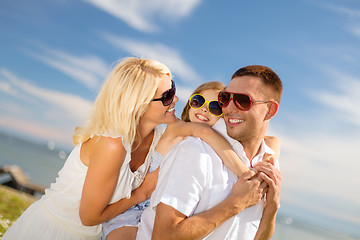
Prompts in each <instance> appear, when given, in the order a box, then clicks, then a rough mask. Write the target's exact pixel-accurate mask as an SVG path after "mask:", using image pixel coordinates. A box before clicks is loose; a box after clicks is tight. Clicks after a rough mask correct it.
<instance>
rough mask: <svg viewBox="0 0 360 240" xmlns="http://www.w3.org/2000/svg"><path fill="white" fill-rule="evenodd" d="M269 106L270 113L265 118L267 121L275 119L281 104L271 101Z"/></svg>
mask: <svg viewBox="0 0 360 240" xmlns="http://www.w3.org/2000/svg"><path fill="white" fill-rule="evenodd" d="M268 104H269V110H268V113H267V114H266V116H265V120H270V119H271V118H272V117H274V116H275V115H276V113H277V111H278V110H279V103H278V102H276V101H271V102H269V103H268Z"/></svg>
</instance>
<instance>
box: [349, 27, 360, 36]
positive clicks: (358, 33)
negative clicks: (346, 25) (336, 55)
mask: <svg viewBox="0 0 360 240" xmlns="http://www.w3.org/2000/svg"><path fill="white" fill-rule="evenodd" d="M350 32H351V33H352V34H354V35H355V36H357V37H360V27H354V28H351V29H350Z"/></svg>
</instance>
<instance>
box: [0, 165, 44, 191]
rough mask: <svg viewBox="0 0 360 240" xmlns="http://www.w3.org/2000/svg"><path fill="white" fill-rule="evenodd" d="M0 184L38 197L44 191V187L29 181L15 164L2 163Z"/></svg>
mask: <svg viewBox="0 0 360 240" xmlns="http://www.w3.org/2000/svg"><path fill="white" fill-rule="evenodd" d="M0 184H2V185H5V186H8V187H11V188H14V189H16V190H18V191H20V192H24V193H27V194H30V195H33V196H35V197H40V196H41V195H43V194H44V193H45V187H43V186H41V185H38V184H35V183H33V182H31V181H30V180H29V178H28V177H27V176H26V174H25V173H24V172H23V170H22V169H21V167H19V166H17V165H3V166H2V167H1V168H0Z"/></svg>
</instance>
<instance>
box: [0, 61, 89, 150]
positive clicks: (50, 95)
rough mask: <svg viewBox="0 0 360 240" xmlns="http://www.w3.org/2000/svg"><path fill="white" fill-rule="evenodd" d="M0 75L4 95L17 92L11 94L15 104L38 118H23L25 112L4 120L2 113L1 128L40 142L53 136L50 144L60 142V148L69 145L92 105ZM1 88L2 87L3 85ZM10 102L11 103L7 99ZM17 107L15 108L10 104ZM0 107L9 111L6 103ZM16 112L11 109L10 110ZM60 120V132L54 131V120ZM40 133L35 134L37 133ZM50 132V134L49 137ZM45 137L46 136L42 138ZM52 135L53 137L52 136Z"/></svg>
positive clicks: (2, 71)
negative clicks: (12, 130) (26, 134)
mask: <svg viewBox="0 0 360 240" xmlns="http://www.w3.org/2000/svg"><path fill="white" fill-rule="evenodd" d="M0 75H1V76H2V79H4V80H6V81H7V82H6V86H9V87H8V88H9V89H13V90H12V91H10V92H9V91H8V93H10V94H11V93H12V92H17V93H18V94H12V96H13V97H16V99H15V100H16V101H17V102H18V101H20V104H22V108H24V109H40V108H41V111H42V114H40V115H38V116H36V119H33V118H34V117H33V116H29V115H27V114H28V112H27V111H25V110H24V111H17V112H14V111H12V113H13V114H14V113H16V114H15V115H13V116H12V117H9V116H6V114H5V113H3V114H0V117H1V122H0V124H2V125H3V126H5V127H9V128H11V129H14V130H16V131H19V130H23V131H24V133H28V134H33V135H34V136H36V137H38V138H42V139H44V138H45V139H49V136H53V138H52V139H51V140H60V139H62V140H64V139H67V140H66V142H64V141H62V143H63V144H67V145H69V140H71V132H72V131H73V129H74V127H75V125H76V124H81V123H82V122H83V120H84V119H85V118H86V117H87V116H88V115H89V113H90V110H91V106H92V103H91V102H90V101H89V100H86V99H83V98H81V97H79V96H77V95H72V94H68V93H63V92H59V91H55V90H51V89H46V88H42V87H39V86H36V85H35V84H32V83H31V82H29V81H28V80H25V79H22V78H20V77H18V76H16V75H15V74H14V73H12V72H11V71H9V70H7V69H4V68H1V69H0ZM3 85H4V84H3ZM24 95H26V96H27V98H28V99H31V100H34V99H37V100H38V101H27V100H24V98H23V96H24ZM9 101H11V99H9ZM10 105H13V106H17V105H16V104H10ZM0 107H2V108H3V109H9V102H7V103H0ZM14 109H15V110H16V109H18V108H13V109H12V110H14ZM51 115H56V116H55V119H56V117H61V120H60V122H62V124H64V122H65V125H66V124H69V125H66V126H61V128H62V129H61V130H56V131H55V128H56V127H54V126H55V125H56V123H54V121H55V120H54V116H51ZM41 128H42V129H43V130H38V129H41ZM51 132H53V133H51ZM45 133H46V134H45ZM54 133H56V134H54Z"/></svg>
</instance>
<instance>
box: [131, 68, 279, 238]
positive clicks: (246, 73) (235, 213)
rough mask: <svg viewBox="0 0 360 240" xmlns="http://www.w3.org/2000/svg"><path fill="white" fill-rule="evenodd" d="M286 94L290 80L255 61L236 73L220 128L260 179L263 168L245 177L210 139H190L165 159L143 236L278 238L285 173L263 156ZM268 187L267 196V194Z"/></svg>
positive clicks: (221, 97)
mask: <svg viewBox="0 0 360 240" xmlns="http://www.w3.org/2000/svg"><path fill="white" fill-rule="evenodd" d="M281 94H282V83H281V81H280V79H279V77H278V76H277V75H276V73H274V72H273V71H272V70H271V69H270V68H267V67H264V66H258V65H254V66H247V67H244V68H241V69H239V70H238V71H236V72H235V73H234V75H233V76H232V80H231V82H230V83H229V85H228V87H227V88H226V90H225V91H223V92H221V93H220V94H219V103H220V104H221V105H222V107H223V112H224V120H222V119H220V120H219V121H218V122H217V123H216V124H215V125H214V127H213V128H214V129H215V130H217V131H219V132H220V133H221V134H223V135H224V137H225V138H226V139H227V140H228V141H229V142H230V143H231V145H232V147H233V148H234V150H235V151H236V153H237V154H238V155H239V156H240V157H241V158H242V159H243V161H244V162H245V164H246V165H247V166H248V167H252V166H253V167H254V168H255V169H256V170H258V171H259V174H258V175H256V176H255V177H253V176H254V175H255V173H254V172H252V171H249V172H247V173H245V174H243V175H242V176H241V177H240V178H239V179H237V177H236V176H235V174H234V173H232V172H231V171H230V170H229V169H228V168H226V167H225V166H224V164H223V163H222V161H221V159H220V158H219V157H218V156H217V155H216V153H215V152H214V151H213V150H212V149H211V148H210V147H209V146H208V145H207V144H206V143H204V142H202V141H201V140H200V139H195V138H187V139H186V140H184V141H182V142H181V143H179V144H178V145H177V146H175V147H174V148H173V149H172V151H171V152H169V154H168V155H167V156H166V159H165V160H164V162H163V164H162V165H161V168H160V173H159V180H158V184H157V187H156V190H155V191H154V193H153V195H152V197H151V205H150V207H149V208H148V209H146V210H145V212H144V213H143V216H142V223H141V225H140V227H139V230H138V234H137V239H150V238H151V237H152V238H153V239H201V238H205V237H206V239H270V238H271V236H272V234H273V232H274V227H275V218H276V213H277V209H278V206H279V201H280V186H281V174H280V172H279V171H278V170H277V169H276V168H275V167H274V166H273V165H272V164H271V163H269V162H261V160H262V158H263V156H264V154H265V153H268V154H271V153H273V151H272V150H271V149H269V148H268V147H267V146H266V145H265V143H264V140H263V139H264V136H265V133H266V130H267V127H268V124H269V121H270V119H271V118H272V117H273V116H275V115H276V113H277V110H278V106H279V103H280V98H281ZM225 124H226V126H225ZM226 133H227V134H226ZM262 180H264V181H262ZM265 183H267V184H268V185H269V186H268V187H265ZM264 191H266V192H267V195H266V200H261V197H262V193H263V192H264ZM254 204H257V205H254ZM253 205H254V206H253ZM260 220H261V221H260ZM153 224H154V225H153ZM152 227H153V229H152Z"/></svg>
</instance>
